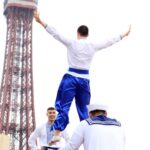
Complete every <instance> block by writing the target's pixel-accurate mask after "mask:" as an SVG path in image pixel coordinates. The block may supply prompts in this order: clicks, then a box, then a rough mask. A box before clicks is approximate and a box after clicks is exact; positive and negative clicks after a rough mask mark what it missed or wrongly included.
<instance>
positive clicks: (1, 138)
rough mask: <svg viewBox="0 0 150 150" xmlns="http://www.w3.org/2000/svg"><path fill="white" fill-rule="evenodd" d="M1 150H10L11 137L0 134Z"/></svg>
mask: <svg viewBox="0 0 150 150" xmlns="http://www.w3.org/2000/svg"><path fill="white" fill-rule="evenodd" d="M0 150H9V136H8V135H5V134H0Z"/></svg>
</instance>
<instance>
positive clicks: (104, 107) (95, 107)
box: [87, 104, 108, 112]
mask: <svg viewBox="0 0 150 150" xmlns="http://www.w3.org/2000/svg"><path fill="white" fill-rule="evenodd" d="M87 109H88V112H91V111H94V110H104V111H107V110H108V105H105V104H90V105H87Z"/></svg>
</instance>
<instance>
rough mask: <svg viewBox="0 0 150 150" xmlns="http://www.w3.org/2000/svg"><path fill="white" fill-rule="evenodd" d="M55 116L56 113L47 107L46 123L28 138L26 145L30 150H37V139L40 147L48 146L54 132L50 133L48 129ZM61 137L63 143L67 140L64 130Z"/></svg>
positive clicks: (53, 109)
mask: <svg viewBox="0 0 150 150" xmlns="http://www.w3.org/2000/svg"><path fill="white" fill-rule="evenodd" d="M56 115H57V112H56V110H55V108H54V107H49V108H48V109H47V117H48V121H47V122H46V123H44V124H43V125H41V126H40V127H38V128H36V129H35V130H34V132H33V133H32V134H31V135H30V137H29V140H28V144H29V147H30V149H31V150H38V145H37V139H39V145H40V146H41V147H42V146H48V145H49V142H50V141H51V138H52V137H53V135H54V130H53V131H51V130H50V129H51V127H52V126H53V123H54V121H55V118H56ZM61 137H62V138H63V140H64V141H65V142H67V141H68V140H69V135H68V133H67V132H66V130H64V131H63V132H61ZM59 142H60V141H59ZM60 143H61V142H60Z"/></svg>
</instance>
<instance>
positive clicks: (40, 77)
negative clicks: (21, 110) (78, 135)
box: [0, 0, 150, 150]
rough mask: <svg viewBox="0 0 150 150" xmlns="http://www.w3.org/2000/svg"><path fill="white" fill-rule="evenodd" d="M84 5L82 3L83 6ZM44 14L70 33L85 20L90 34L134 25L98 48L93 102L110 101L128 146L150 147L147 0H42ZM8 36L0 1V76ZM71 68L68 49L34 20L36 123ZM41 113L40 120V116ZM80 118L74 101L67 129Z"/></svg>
mask: <svg viewBox="0 0 150 150" xmlns="http://www.w3.org/2000/svg"><path fill="white" fill-rule="evenodd" d="M83 6H84V7H83ZM38 9H39V11H40V14H41V18H43V20H44V21H45V22H47V23H48V24H50V25H53V26H54V27H55V28H57V29H58V30H59V31H61V32H62V33H63V34H64V35H65V36H67V37H73V38H76V28H77V27H78V26H79V25H80V24H86V25H87V26H89V29H90V38H91V39H95V40H100V39H103V38H105V37H108V36H109V37H111V36H112V35H114V34H116V35H117V34H120V33H122V32H125V31H126V30H127V29H128V25H129V24H131V25H132V30H131V34H130V36H129V37H127V38H125V39H123V40H122V41H121V42H119V43H117V44H115V45H114V46H112V47H110V48H107V49H105V50H102V51H99V52H98V53H96V55H95V57H94V59H93V62H92V65H91V70H90V78H91V82H90V84H91V94H92V99H91V103H94V102H98V101H104V102H106V103H107V104H109V107H110V110H109V111H108V115H109V116H110V117H113V118H116V119H118V120H120V121H121V122H122V124H123V126H124V128H125V131H126V136H127V148H126V150H141V149H143V150H149V149H150V144H149V143H150V142H149V135H150V129H149V127H150V117H149V116H148V115H149V114H150V106H149V104H148V103H149V101H150V44H149V43H150V38H149V35H150V23H149V14H150V9H149V5H148V0H147V1H146V0H137V1H134V0H105V1H100V0H63V1H60V0H55V1H50V0H47V1H46V0H39V4H38ZM5 39H6V19H5V17H4V16H3V2H2V1H0V79H1V75H2V66H3V58H4V50H5ZM67 68H68V65H67V57H66V48H65V47H64V46H63V45H62V44H60V43H59V42H57V41H56V40H54V39H53V38H52V37H51V36H50V35H49V34H48V33H47V32H45V30H44V29H43V28H42V27H41V26H40V25H39V24H37V23H36V22H35V21H33V73H34V98H35V108H36V121H37V126H38V125H40V124H41V123H43V122H45V120H46V116H45V113H46V108H47V107H48V106H51V105H54V101H55V97H56V93H57V88H58V86H59V83H60V80H61V78H62V76H63V74H64V73H65V72H66V70H67ZM41 118H42V119H41ZM78 123H79V121H78V116H77V112H76V109H75V105H74V103H73V105H72V107H71V111H70V124H69V126H68V130H69V131H70V133H72V130H73V129H74V127H75V126H76V125H77V124H78Z"/></svg>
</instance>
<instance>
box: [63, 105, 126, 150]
mask: <svg viewBox="0 0 150 150" xmlns="http://www.w3.org/2000/svg"><path fill="white" fill-rule="evenodd" d="M88 111H89V117H90V118H88V119H86V120H84V121H81V122H80V124H79V125H78V127H77V128H76V130H75V132H74V133H73V135H72V137H71V139H70V141H69V142H68V143H67V145H66V146H65V147H63V148H62V149H61V150H78V149H79V147H80V146H81V144H83V146H84V150H125V133H124V130H123V128H122V127H121V124H120V122H118V121H117V120H116V119H111V118H108V117H107V106H105V105H88Z"/></svg>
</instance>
